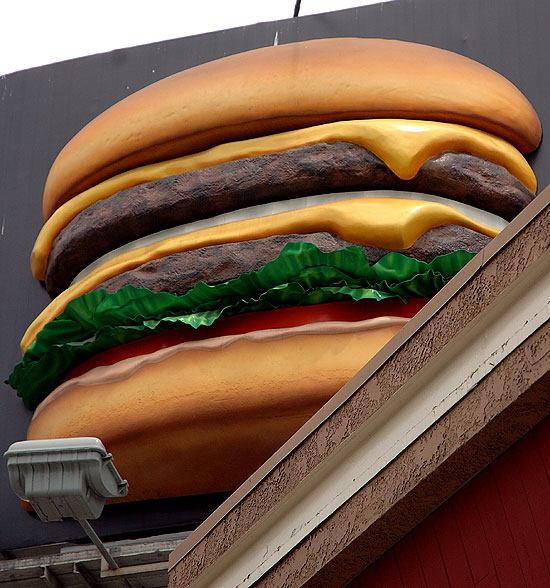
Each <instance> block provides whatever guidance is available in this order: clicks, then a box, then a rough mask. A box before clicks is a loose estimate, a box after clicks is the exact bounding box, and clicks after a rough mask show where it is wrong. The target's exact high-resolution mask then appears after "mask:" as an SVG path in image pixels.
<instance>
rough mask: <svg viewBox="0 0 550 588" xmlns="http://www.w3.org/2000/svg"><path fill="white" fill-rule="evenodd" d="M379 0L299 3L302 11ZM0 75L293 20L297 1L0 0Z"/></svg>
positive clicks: (318, 10)
mask: <svg viewBox="0 0 550 588" xmlns="http://www.w3.org/2000/svg"><path fill="white" fill-rule="evenodd" d="M378 1H379V0H355V1H354V0H301V7H300V16H305V15H308V14H317V13H321V12H330V11H333V10H340V9H343V8H351V7H354V6H363V5H365V4H376V3H377V2H378ZM0 2H1V3H2V5H3V6H2V7H1V8H0V17H1V18H2V25H3V26H2V34H1V35H0V75H1V74H7V73H11V72H14V71H19V70H22V69H28V68H30V67H35V66H38V65H45V64H47V63H54V62H57V61H63V60H65V59H72V58H74V57H82V56H84V55H92V54H94V53H101V52H104V51H110V50H112V49H120V48H123V47H132V46H135V45H142V44H144V43H151V42H155V41H164V40H167V39H175V38H178V37H187V36H189V35H195V34H199V33H206V32H210V31H218V30H222V29H228V28H232V27H238V26H242V25H248V24H254V23H257V22H265V21H271V20H281V19H285V18H291V17H292V16H293V13H294V6H295V4H296V0H147V1H143V0H88V1H87V2H83V1H82V0H0Z"/></svg>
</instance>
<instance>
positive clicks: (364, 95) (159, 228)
mask: <svg viewBox="0 0 550 588" xmlns="http://www.w3.org/2000/svg"><path fill="white" fill-rule="evenodd" d="M540 139H541V127H540V123H539V120H538V117H537V115H536V113H535V111H534V110H533V108H532V106H531V105H530V103H529V102H528V100H527V99H526V98H525V97H524V96H523V95H522V93H521V92H520V91H519V90H518V89H517V88H516V87H515V86H514V85H513V84H511V83H510V82H508V81H507V80H506V79H505V78H503V77H502V76H500V75H499V74H497V73H496V72H494V71H492V70H490V69H489V68H487V67H485V66H483V65H481V64H480V63H477V62H475V61H472V60H470V59H467V58H465V57H462V56H460V55H458V54H455V53H451V52H448V51H444V50H441V49H436V48H434V47H429V46H425V45H420V44H415V43H406V42H401V41H391V40H382V39H354V38H346V39H323V40H312V41H306V42H301V43H292V44H286V45H279V46H275V47H268V48H264V49H259V50H254V51H250V52H246V53H241V54H238V55H235V56H231V57H227V58H224V59H220V60H217V61H213V62H210V63H207V64H204V65H202V66H198V67H196V68H192V69H189V70H185V71H183V72H181V73H179V74H176V75H174V76H171V77H169V78H166V79H164V80H161V81H160V82H157V83H156V84H153V85H151V86H149V87H147V88H145V89H143V90H141V91H139V92H137V93H135V94H133V95H131V96H129V97H128V98H126V99H124V100H123V101H121V102H119V103H118V104H115V105H114V106H113V107H111V108H110V109H108V110H107V111H105V112H104V113H103V114H101V115H99V116H98V117H97V118H96V119H95V120H93V121H92V122H91V123H90V124H88V125H87V126H86V127H84V129H82V131H80V132H79V133H78V134H77V135H76V136H75V137H74V138H73V139H72V140H71V141H70V142H69V143H68V144H67V146H66V147H65V148H64V149H63V150H62V151H61V153H60V154H59V156H58V157H57V159H56V161H55V163H54V164H53V166H52V168H51V171H50V174H49V176H48V180H47V182H46V186H45V190H44V198H43V214H44V220H45V224H44V227H43V229H42V231H41V233H40V235H39V236H38V239H37V241H36V244H35V247H34V249H33V255H32V262H31V265H32V271H33V274H34V275H35V277H36V278H37V279H38V280H41V281H43V282H44V283H45V287H46V289H47V290H48V292H49V293H50V295H51V296H52V298H53V300H52V302H51V303H50V304H49V305H48V306H47V307H46V309H45V310H44V311H43V312H42V313H41V314H40V315H39V316H38V317H37V319H36V320H35V321H34V322H33V323H32V324H31V326H30V327H29V329H28V330H27V332H26V333H25V334H24V336H23V339H22V342H21V347H22V351H23V353H24V357H23V360H22V362H21V363H20V364H19V365H18V366H17V367H16V368H15V370H14V372H13V374H12V376H11V377H10V383H11V384H12V386H13V387H15V388H16V389H17V390H18V393H19V394H20V396H21V397H22V398H23V400H24V402H25V404H26V406H27V407H28V408H30V409H32V410H34V411H35V412H34V417H33V420H32V422H31V424H30V427H29V431H28V437H29V438H32V439H36V438H52V437H53V438H55V437H71V436H96V437H99V438H101V439H102V441H103V442H104V444H105V445H106V447H107V448H108V450H109V451H111V452H112V453H113V454H114V456H115V460H116V464H117V467H118V468H119V470H120V472H121V474H122V475H123V476H124V477H126V478H127V479H128V480H129V483H130V494H129V499H130V500H143V499H150V498H166V497H175V496H185V495H192V494H205V493H210V492H218V491H229V490H233V489H234V488H236V487H237V486H238V485H239V484H240V483H241V482H242V481H243V480H244V479H245V478H246V477H247V476H248V475H249V474H250V473H252V472H253V471H254V469H255V468H257V467H258V466H259V465H260V464H261V463H262V462H263V461H265V459H266V458H267V457H269V455H270V454H271V453H273V451H275V450H276V449H277V448H278V447H279V446H280V445H281V444H282V443H283V442H284V441H285V440H286V439H287V438H288V437H289V436H290V435H291V434H292V433H293V432H294V431H295V430H297V428H298V427H299V426H300V425H301V424H303V422H305V420H307V419H308V418H309V417H310V416H311V415H312V414H313V413H314V412H315V411H316V410H317V409H318V408H319V407H320V406H322V404H323V403H324V402H326V401H327V400H328V399H329V398H330V397H331V396H332V395H333V394H334V393H335V392H336V391H337V390H338V389H339V388H340V387H341V386H342V385H343V384H344V383H345V382H346V381H347V380H349V378H351V377H352V376H353V375H354V374H355V373H356V372H357V371H358V370H359V369H360V368H361V367H362V366H363V365H364V364H365V363H366V362H367V361H368V360H369V359H370V358H371V357H372V356H373V355H375V354H376V352H377V351H378V350H379V349H380V348H381V347H382V346H383V345H384V344H385V343H386V342H387V341H388V340H389V339H390V338H391V337H392V336H393V334H395V333H396V332H397V331H398V330H399V329H400V328H401V327H402V326H403V325H404V324H405V323H406V322H407V321H408V320H409V319H410V318H411V317H412V316H414V314H415V313H416V312H417V311H418V310H419V309H420V308H421V307H422V306H423V304H425V303H426V301H427V300H429V298H430V297H431V296H433V295H434V294H435V293H437V291H438V290H439V289H441V288H442V287H443V286H444V285H445V284H446V283H447V282H448V281H449V280H450V279H451V278H452V277H453V275H455V274H456V273H457V272H458V271H459V270H460V269H461V268H462V267H463V266H464V265H465V264H466V263H467V262H468V261H469V260H470V259H471V258H472V257H473V256H474V255H475V254H476V253H478V252H479V251H480V250H481V249H482V248H483V247H484V245H485V244H486V243H487V242H488V241H489V240H490V239H491V238H492V237H494V236H495V235H496V234H498V232H499V230H501V229H502V228H503V227H504V226H505V225H506V223H507V222H508V221H510V220H511V219H513V218H514V216H516V215H517V214H518V213H519V212H520V211H521V210H522V209H523V208H524V207H525V206H527V204H529V202H530V201H531V200H532V199H533V198H534V195H535V192H536V180H535V176H534V174H533V172H532V170H531V168H530V167H529V165H528V163H527V161H526V160H525V158H524V154H525V153H528V152H531V151H533V150H534V149H536V148H537V146H538V144H539V142H540ZM190 472H192V475H190V474H189V473H190Z"/></svg>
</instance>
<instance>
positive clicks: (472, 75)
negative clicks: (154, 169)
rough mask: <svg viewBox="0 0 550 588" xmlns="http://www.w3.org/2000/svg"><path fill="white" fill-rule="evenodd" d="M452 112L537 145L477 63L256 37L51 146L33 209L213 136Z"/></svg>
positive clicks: (445, 116)
mask: <svg viewBox="0 0 550 588" xmlns="http://www.w3.org/2000/svg"><path fill="white" fill-rule="evenodd" d="M361 118H409V119H427V120H434V121H442V122H454V123H459V124H464V125H467V126H471V127H474V128H478V129H481V130H483V131H487V132H489V133H492V134H494V135H497V136H499V137H502V138H504V139H506V140H508V141H509V142H511V143H512V144H513V145H515V146H516V147H517V148H518V149H519V150H520V151H522V152H524V153H527V152H529V151H532V150H534V149H536V148H537V146H538V144H539V142H540V139H541V126H540V122H539V119H538V117H537V114H536V112H535V111H534V109H533V107H532V106H531V104H530V103H529V102H528V100H527V99H526V98H525V97H524V96H523V94H522V93H521V92H520V91H519V90H518V89H517V88H516V87H515V86H514V85H513V84H512V83H511V82H509V81H508V80H507V79H506V78H504V77H502V76H501V75H500V74H498V73H496V72H495V71H493V70H491V69H489V68H487V67H485V66H484V65H481V64H480V63H478V62H476V61H473V60H471V59H468V58H466V57H463V56H461V55H458V54H456V53H452V52H449V51H445V50H442V49H437V48H434V47H429V46H426V45H419V44H416V43H407V42H403V41H392V40H387V39H355V38H341V39H317V40H313V41H304V42H301V43H292V44H288V45H279V46H273V47H265V48H262V49H257V50H254V51H249V52H246V53H240V54H237V55H232V56H230V57H225V58H223V59H219V60H216V61H212V62H209V63H206V64H203V65H200V66H197V67H194V68H191V69H188V70H185V71H182V72H180V73H177V74H175V75H172V76H170V77H168V78H165V79H163V80H160V81H159V82H156V83H155V84H152V85H150V86H148V87H146V88H144V89H142V90H140V91H139V92H136V93H135V94H132V95H131V96H129V97H127V98H126V99H124V100H122V101H121V102H118V103H117V104H115V105H114V106H112V107H111V108H109V109H108V110H106V111H105V112H104V113H103V114H101V115H99V116H98V117H97V118H95V119H94V120H93V121H92V122H90V123H89V124H88V125H87V126H86V127H84V128H83V129H82V130H81V131H80V132H79V133H78V134H77V135H76V136H75V137H74V138H73V139H72V140H71V141H70V142H69V143H68V144H67V145H66V146H65V147H64V149H63V150H62V151H61V153H60V154H59V155H58V157H57V159H56V160H55V162H54V164H53V166H52V168H51V170H50V174H49V176H48V179H47V182H46V187H45V190H44V200H43V213H44V217H45V218H48V217H49V216H50V215H51V214H52V213H53V212H54V211H55V209H56V208H57V207H59V206H60V205H61V204H63V203H64V202H66V201H67V200H69V199H70V198H72V197H73V196H74V195H76V194H78V193H79V192H82V191H83V190H85V189H87V188H89V187H91V186H93V185H95V184H97V183H98V182H101V181H102V180H104V179H106V178H109V177H111V176H113V175H115V174H117V173H121V172H123V171H125V170H128V169H131V168H134V167H137V166H140V165H145V164H147V163H152V162H155V161H161V160H164V159H169V158H172V157H178V156H181V155H187V154H189V153H194V152H197V151H200V150H203V149H208V148H209V147H212V146H214V145H217V144H220V143H225V142H228V141H235V140H240V139H248V138H251V137H256V136H262V135H267V134H271V133H277V132H282V131H288V130H293V129H297V128H302V127H306V126H311V125H316V124H323V123H327V122H333V121H337V120H352V119H361Z"/></svg>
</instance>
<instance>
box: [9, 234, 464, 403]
mask: <svg viewBox="0 0 550 588" xmlns="http://www.w3.org/2000/svg"><path fill="white" fill-rule="evenodd" d="M474 255H475V254H474V253H471V252H468V251H463V250H460V251H454V252H452V253H448V254H446V255H442V256H438V257H436V258H434V259H433V260H432V261H431V262H423V261H419V260H417V259H414V258H411V257H407V256H405V255H403V254H401V253H395V252H392V253H388V254H386V255H385V256H384V257H383V258H382V259H380V260H379V261H378V262H376V263H375V264H373V265H371V264H370V263H369V262H368V260H367V259H366V257H365V254H364V252H363V250H362V249H361V248H360V247H357V246H349V247H346V248H344V249H340V250H337V251H332V252H323V251H321V250H319V249H318V248H317V247H316V246H315V245H312V244H311V243H305V242H298V243H290V244H287V245H286V246H285V248H284V249H283V250H282V251H281V253H280V254H279V256H278V257H277V258H276V259H274V260H273V261H271V262H269V263H268V264H266V265H265V266H263V267H262V268H260V269H259V270H256V271H253V272H250V273H247V274H242V275H241V276H239V277H237V278H235V279H232V280H229V281H227V282H224V283H221V284H215V285H208V284H205V283H204V282H199V283H198V284H197V285H196V286H194V287H193V288H192V289H191V290H189V291H188V292H187V293H186V294H184V295H182V296H178V295H175V294H170V293H167V292H160V293H158V292H151V291H150V290H148V289H146V288H134V287H132V286H125V287H124V288H121V289H120V290H118V291H117V292H115V293H113V294H109V293H107V292H105V291H104V290H96V291H93V292H90V293H87V294H83V295H82V296H79V297H78V298H76V299H74V300H72V301H71V302H70V303H69V304H68V305H67V307H66V309H65V311H64V312H63V313H61V314H60V315H59V316H58V317H56V318H55V319H54V320H53V321H51V322H50V323H48V324H47V325H45V327H44V328H43V329H42V331H40V333H39V334H38V336H37V338H36V340H35V341H34V343H33V344H32V345H31V346H30V347H29V349H28V351H27V353H26V354H25V356H24V358H23V360H22V361H21V362H20V363H19V364H18V365H17V366H15V368H14V370H13V372H12V374H11V375H10V377H9V379H8V383H9V384H10V385H11V386H12V387H13V388H15V389H16V390H17V392H18V395H19V396H21V398H22V399H23V401H24V403H25V405H26V406H27V407H28V408H30V409H34V408H36V406H37V405H38V404H39V403H40V402H41V401H42V400H43V399H44V398H45V397H46V396H47V395H48V394H49V393H50V392H51V391H52V390H53V389H54V388H55V387H56V386H57V385H58V383H59V381H60V380H61V379H62V378H63V377H64V376H65V375H66V374H67V373H68V372H69V371H70V370H71V369H72V368H73V367H74V366H76V365H78V364H79V363H81V362H82V361H84V360H86V359H88V358H89V357H92V356H93V355H96V354H97V353H100V352H102V351H105V350H106V349H109V348H112V347H115V346H117V345H121V344H123V343H127V342H130V341H134V340H136V339H139V338H141V337H145V336H147V335H151V334H154V333H158V332H162V331H165V330H168V329H171V328H177V327H178V326H180V325H183V324H185V325H191V326H192V327H194V328H201V327H207V326H209V325H212V324H213V323H214V322H215V321H216V320H217V319H219V318H221V317H224V316H230V315H235V314H240V313H243V312H251V311H256V310H270V309H276V308H283V307H290V306H303V305H310V304H321V303H324V302H332V301H341V300H350V299H351V300H367V299H372V300H383V299H386V298H401V299H402V300H406V299H407V298H412V297H431V296H433V295H434V294H435V293H436V292H438V291H439V290H440V289H441V288H442V287H443V286H444V285H445V284H446V283H447V282H448V281H449V280H450V279H451V278H452V277H453V276H454V275H455V274H456V273H457V272H458V271H459V270H460V269H461V268H462V267H464V265H466V263H467V262H468V261H470V259H471V258H472V257H473V256H474Z"/></svg>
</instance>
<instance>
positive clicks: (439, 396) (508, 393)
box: [170, 187, 550, 587]
mask: <svg viewBox="0 0 550 588" xmlns="http://www.w3.org/2000/svg"><path fill="white" fill-rule="evenodd" d="M549 223H550V187H549V188H546V190H544V191H543V192H542V193H541V194H540V195H539V196H538V197H537V198H536V199H535V200H534V201H533V202H532V203H531V204H530V205H529V206H528V207H527V208H526V209H525V210H524V211H523V212H522V213H521V214H520V215H519V216H518V217H517V218H516V219H514V221H512V222H511V223H510V225H509V226H508V227H507V228H506V229H505V230H504V231H502V233H501V234H500V235H499V236H498V237H496V238H495V239H494V240H493V241H492V242H491V243H490V244H489V245H488V246H487V247H486V248H485V249H484V250H483V251H482V252H481V253H480V254H479V255H477V256H476V258H474V260H472V262H470V263H469V264H468V265H467V266H466V267H465V268H464V269H463V270H462V271H461V272H460V273H459V274H458V275H457V276H456V277H455V278H454V279H453V280H452V281H451V282H450V283H449V284H448V285H447V286H446V287H445V288H444V289H443V290H442V291H441V292H440V293H439V294H438V295H437V296H435V297H434V298H433V299H432V300H431V301H430V302H429V303H428V304H427V305H426V306H425V307H424V308H423V309H422V311H421V312H419V313H418V314H417V315H416V316H415V317H414V318H413V319H412V320H411V321H410V322H409V324H408V325H406V327H404V328H403V329H402V330H401V331H400V333H399V334H398V335H396V336H395V337H394V338H393V339H392V340H391V341H390V343H389V344H388V345H387V346H386V347H384V349H382V350H381V351H380V352H379V353H378V354H377V355H376V356H375V357H374V358H373V359H372V360H371V361H370V362H369V363H368V364H367V365H365V367H364V368H363V369H362V370H361V371H360V372H359V373H358V374H357V375H356V376H355V377H354V378H352V380H350V381H349V382H348V383H347V384H346V385H345V386H344V387H343V388H342V389H341V390H340V391H339V392H338V393H337V394H336V395H335V396H334V397H333V398H332V399H331V400H330V401H329V402H328V403H327V404H326V405H325V406H324V407H323V408H322V409H321V410H320V411H319V412H318V413H316V414H315V415H314V416H313V417H312V419H310V420H309V421H308V422H307V423H306V424H305V425H304V426H303V427H302V428H301V429H300V430H299V431H298V432H297V433H296V434H295V435H294V436H293V437H292V438H291V439H290V440H289V441H288V442H287V443H286V444H285V445H284V446H283V447H281V449H280V450H279V451H278V452H276V453H275V454H274V455H273V456H272V457H271V458H270V459H269V460H268V461H267V462H266V463H265V464H264V465H263V466H262V467H261V468H259V469H258V470H257V471H256V472H255V473H254V474H253V475H252V476H251V477H250V478H249V479H248V480H247V481H246V482H245V483H244V484H243V485H242V486H241V487H240V488H239V489H237V491H236V492H235V493H234V494H232V495H231V496H230V497H229V498H228V500H227V501H226V502H225V503H224V504H222V505H221V506H220V507H219V508H218V509H217V510H216V511H215V512H214V513H213V514H212V515H211V516H210V517H209V518H208V519H207V520H206V521H205V522H204V523H203V524H202V525H201V526H200V527H199V528H198V529H197V530H196V531H195V532H194V533H193V534H192V535H191V536H190V537H189V538H188V539H187V540H186V541H185V542H184V543H183V544H182V545H181V546H180V547H178V548H177V549H176V550H175V551H174V553H173V554H172V556H171V558H170V569H171V586H173V587H176V586H178V587H180V586H181V587H183V586H193V587H199V586H201V587H202V586H218V585H219V586H229V585H235V586H236V585H239V586H249V585H252V584H253V583H254V582H260V583H261V585H266V586H267V585H273V586H276V585H282V583H284V582H283V580H285V581H288V574H290V573H295V570H294V568H293V567H292V565H291V564H292V560H293V558H296V557H298V558H299V559H300V561H301V562H302V563H303V562H304V561H311V562H312V563H311V564H310V565H309V566H303V565H301V566H299V567H301V568H302V569H303V570H304V571H303V572H301V573H302V574H303V578H302V580H303V581H302V580H301V581H300V584H296V585H307V583H308V582H314V583H315V585H316V586H317V585H321V584H320V581H321V579H322V578H323V577H324V576H323V574H325V575H326V574H328V575H331V574H332V576H334V574H336V575H338V573H336V571H335V570H337V569H338V568H341V566H338V565H337V564H336V563H335V562H336V561H337V559H338V557H346V558H347V559H348V560H349V561H348V565H347V566H346V568H347V570H346V573H345V574H344V575H345V576H346V577H345V578H344V577H342V582H341V583H339V582H331V585H343V583H345V582H347V581H349V580H350V579H351V578H352V577H353V575H354V573H357V572H358V571H360V570H361V569H362V567H363V568H364V567H366V565H368V563H370V561H371V560H372V561H374V559H376V557H378V556H379V555H381V554H382V553H383V552H384V551H385V550H386V549H387V548H389V547H390V546H391V545H392V544H393V543H395V542H396V541H397V540H398V539H399V538H400V537H402V536H403V535H404V534H405V533H406V532H408V531H409V530H410V529H411V528H412V527H413V526H414V525H415V524H417V523H418V522H420V520H422V518H424V517H425V516H427V514H429V513H430V512H431V511H432V510H434V509H435V508H436V507H437V506H438V505H439V504H440V503H441V502H443V501H444V500H446V499H447V498H448V497H449V496H450V495H451V494H452V493H453V492H455V491H456V490H457V489H458V488H459V487H460V486H461V485H463V484H464V483H465V482H466V481H467V480H468V479H470V478H471V477H472V476H474V475H475V474H476V473H477V472H479V471H480V470H481V469H482V468H483V467H485V465H487V464H488V463H489V462H490V461H491V460H492V459H494V458H495V457H496V456H497V455H499V454H500V453H501V452H503V451H504V450H505V449H506V448H507V447H509V446H510V445H511V444H512V443H513V442H514V441H515V440H517V438H519V437H520V436H521V435H523V434H524V433H525V432H526V431H527V430H528V429H529V428H530V427H532V426H534V425H535V424H536V423H537V422H538V421H540V420H541V419H542V418H544V416H546V415H547V414H548V413H549V412H550V404H549V400H548V394H545V393H543V392H541V390H542V389H543V388H544V386H542V387H541V382H542V381H543V379H546V380H547V379H548V374H549V371H548V370H549V369H550V366H549V365H547V364H548V362H549V361H550V359H549V355H550V354H549V353H548V349H549V348H550V334H549V333H548V318H549V317H548V313H549V309H550V305H549V304H548V292H549V291H550V253H549V249H550V247H549V245H550V233H549V232H548V230H547V228H546V227H548V225H549ZM527 348H529V350H530V352H529V353H530V355H526V353H525V350H526V349H527ZM545 350H546V351H545ZM533 354H535V356H536V358H535V359H536V361H535V360H534V359H533V357H535V356H534V355H533ZM537 354H538V355H537ZM525 362H528V363H527V364H526V365H523V364H524V363H525ZM403 366H406V368H405V369H404V368H403ZM520 369H521V370H522V371H520V372H518V374H523V375H522V377H521V378H519V376H518V375H517V374H516V376H517V377H516V376H514V375H513V374H514V373H515V372H514V370H516V371H517V370H520ZM511 380H513V381H514V385H513V386H508V384H507V383H509V382H510V381H511ZM489 382H490V385H489ZM545 389H547V388H545ZM480 406H483V409H482V410H481V409H479V407H480ZM476 407H477V408H476ZM514 407H515V408H514ZM472 415H475V416H476V418H475V419H474V418H472ZM451 431H452V434H451ZM434 439H437V442H435V441H434ZM480 444H481V445H480ZM480 447H483V448H484V451H480ZM414 456H416V457H414ZM404 464H407V465H406V466H404ZM451 465H453V467H452V468H451ZM457 466H458V467H457ZM392 472H393V474H392ZM408 484H412V485H411V486H410V487H408ZM419 492H420V494H422V495H424V494H426V493H427V494H426V496H429V498H425V499H424V500H420V501H419V500H418V493H419ZM367 495H368V496H369V497H370V498H369V505H370V506H365V504H363V507H361V506H360V505H359V503H357V501H360V500H361V497H362V496H363V497H364V496H367ZM415 496H416V498H415V499H414V500H413V498H414V497H415ZM352 505H354V506H353V507H352ZM372 505H376V508H375V506H372ZM414 505H417V506H416V508H415V507H414ZM365 509H366V510H365ZM377 509H378V510H377ZM347 510H349V513H348V514H350V516H352V515H353V516H352V518H353V523H351V522H350V520H347V519H346V516H345V514H346V511H347ZM367 511H368V512H367ZM375 511H376V512H375ZM397 513H400V515H399V516H400V518H399V521H400V522H399V523H398V524H396V522H395V516H396V515H397ZM405 515H406V516H405ZM388 517H389V518H388ZM337 519H340V522H344V521H346V520H347V523H345V525H347V526H345V528H346V532H345V533H343V535H342V536H340V535H339V534H338V533H335V532H334V529H335V525H336V527H338V526H339V523H338V522H337ZM384 521H385V522H384ZM391 521H393V524H391ZM405 521H406V522H405ZM329 529H330V531H329ZM374 530H376V533H374ZM375 537H378V540H377V541H374V542H373V539H374V538H375ZM367 544H368V545H369V548H368V549H366V547H365V546H366V545H367ZM354 546H355V548H354ZM359 547H361V548H360V549H359ZM312 550H313V551H312ZM313 553H315V554H316V555H317V556H318V557H310V556H311V555H312V554H313ZM304 557H306V560H304ZM308 557H309V560H307V558H308ZM350 562H355V564H354V565H352V564H351V563H350ZM361 566H362V567H361ZM290 568H292V570H294V572H291V571H290ZM356 568H357V569H356ZM354 570H355V572H354ZM285 574H286V575H285ZM350 574H352V575H350ZM332 576H331V577H332Z"/></svg>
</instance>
